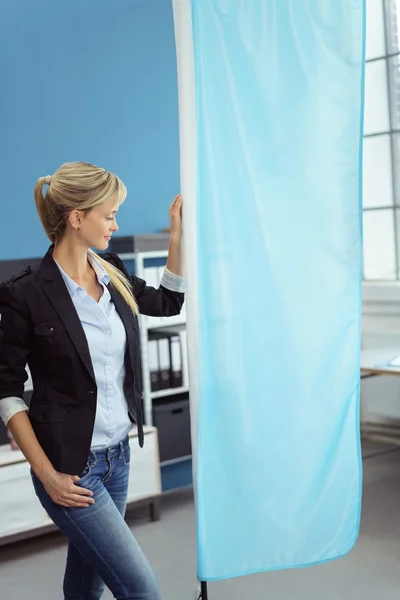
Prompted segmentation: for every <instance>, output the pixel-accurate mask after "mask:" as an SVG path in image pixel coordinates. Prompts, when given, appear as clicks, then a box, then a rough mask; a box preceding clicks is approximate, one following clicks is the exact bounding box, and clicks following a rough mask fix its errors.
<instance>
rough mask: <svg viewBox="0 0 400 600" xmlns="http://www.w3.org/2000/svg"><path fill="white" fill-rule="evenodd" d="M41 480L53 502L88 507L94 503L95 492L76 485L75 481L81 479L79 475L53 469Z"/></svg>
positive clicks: (67, 505)
mask: <svg viewBox="0 0 400 600" xmlns="http://www.w3.org/2000/svg"><path fill="white" fill-rule="evenodd" d="M40 480H41V482H42V483H43V486H44V488H45V490H46V492H47V493H48V495H49V496H50V498H51V499H52V500H53V502H55V503H56V504H59V505H60V506H64V507H66V508H70V507H74V508H87V507H88V506H90V505H91V504H94V499H93V498H92V497H91V496H93V492H92V491H91V490H87V489H85V488H82V487H80V486H78V485H75V482H76V481H79V477H78V476H77V475H67V474H65V473H58V471H55V470H52V471H50V472H47V473H46V474H45V475H42V477H41V478H40Z"/></svg>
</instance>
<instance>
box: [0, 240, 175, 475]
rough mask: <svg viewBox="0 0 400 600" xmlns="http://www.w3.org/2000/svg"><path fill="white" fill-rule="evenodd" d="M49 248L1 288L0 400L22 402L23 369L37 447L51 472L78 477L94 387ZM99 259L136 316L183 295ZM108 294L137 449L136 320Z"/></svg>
mask: <svg viewBox="0 0 400 600" xmlns="http://www.w3.org/2000/svg"><path fill="white" fill-rule="evenodd" d="M52 250H53V246H50V248H49V250H48V252H47V254H46V255H45V257H44V258H43V260H42V262H41V264H40V266H39V268H37V269H31V268H30V267H26V268H25V269H24V270H23V271H22V273H20V274H19V275H17V276H14V277H13V278H12V279H11V280H10V281H8V282H6V283H3V284H2V285H1V286H0V315H1V321H0V333H1V335H0V402H1V400H2V398H7V397H9V396H16V397H18V398H22V397H23V392H24V383H25V381H26V380H27V375H26V371H25V366H26V364H28V365H29V368H30V370H31V374H32V380H33V388H34V391H33V394H32V398H31V403H30V409H29V417H30V421H31V423H32V427H33V429H34V431H35V434H36V436H37V438H38V440H39V443H40V445H41V446H42V448H43V450H44V451H45V453H46V454H47V456H48V458H49V459H50V461H51V463H52V464H53V466H54V468H55V469H56V470H57V471H59V472H62V473H68V474H71V475H79V474H80V473H81V472H82V471H83V470H84V468H85V465H86V462H87V458H88V456H89V452H90V443H91V439H92V434H93V426H94V420H95V413H96V402H97V386H96V381H95V376H94V372H93V367H92V362H91V358H90V353H89V347H88V344H87V340H86V336H85V333H84V330H83V327H82V325H81V322H80V320H79V317H78V314H77V312H76V310H75V307H74V304H73V302H72V299H71V296H70V294H69V292H68V289H67V287H66V285H65V283H64V280H63V278H62V275H61V273H60V271H59V269H58V267H57V265H56V263H55V262H54V260H53V257H52ZM102 257H103V258H105V259H106V260H107V261H109V262H110V263H111V264H112V265H114V266H115V267H117V268H118V269H119V270H120V271H122V273H123V274H124V275H125V276H126V277H127V278H128V279H129V281H130V282H131V283H132V290H133V294H134V296H135V298H136V301H137V303H138V306H139V310H140V312H141V313H142V314H145V315H150V316H166V317H168V316H172V315H177V314H179V313H180V310H181V307H182V304H183V301H184V294H182V293H178V292H171V291H170V290H168V289H166V288H164V287H163V286H160V288H159V289H157V290H156V289H155V288H152V287H149V286H147V285H146V283H145V282H144V281H143V280H142V279H139V278H138V277H135V276H132V275H130V274H129V273H128V272H127V270H126V268H125V266H124V264H123V262H122V260H121V259H120V258H119V257H118V255H116V254H102ZM108 289H109V291H110V294H111V298H112V301H113V302H114V304H115V308H116V310H117V312H118V314H119V316H120V317H121V320H122V322H123V324H124V326H125V330H126V337H127V344H126V354H125V373H126V375H125V382H124V391H125V398H126V401H127V405H128V414H129V417H130V419H131V421H132V422H136V423H137V426H138V438H139V444H140V446H143V419H142V391H141V381H140V348H139V331H138V319H137V317H136V316H135V315H133V313H132V311H131V309H130V307H129V306H128V305H127V304H126V302H125V301H124V300H123V298H122V296H120V294H118V292H117V291H116V290H115V289H114V288H113V286H112V285H111V284H109V285H108Z"/></svg>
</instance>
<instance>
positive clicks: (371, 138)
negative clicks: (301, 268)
mask: <svg viewBox="0 0 400 600" xmlns="http://www.w3.org/2000/svg"><path fill="white" fill-rule="evenodd" d="M398 27H400V0H367V40H366V73H365V118H364V165H363V171H364V174H363V188H364V193H363V219H364V280H365V281H395V280H398V279H400V272H399V268H400V162H399V161H400V32H399V31H398Z"/></svg>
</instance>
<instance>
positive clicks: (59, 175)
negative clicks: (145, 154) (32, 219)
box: [35, 162, 139, 314]
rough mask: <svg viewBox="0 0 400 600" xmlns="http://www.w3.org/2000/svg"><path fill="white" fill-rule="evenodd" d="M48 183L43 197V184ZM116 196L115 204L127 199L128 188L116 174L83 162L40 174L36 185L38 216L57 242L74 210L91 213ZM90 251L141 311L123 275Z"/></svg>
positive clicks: (49, 236) (125, 298)
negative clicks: (46, 173) (50, 173)
mask: <svg viewBox="0 0 400 600" xmlns="http://www.w3.org/2000/svg"><path fill="white" fill-rule="evenodd" d="M45 184H46V185H48V186H49V187H48V189H47V191H46V194H45V195H44V196H43V186H44V185H45ZM114 197H116V204H117V203H118V204H122V203H123V202H124V200H125V198H126V187H125V185H124V184H123V182H122V181H121V180H120V179H119V178H118V177H117V176H116V175H114V173H110V172H109V171H106V170H105V169H100V168H99V167H96V166H95V165H90V164H88V163H83V162H71V163H66V164H64V165H62V166H61V167H60V168H59V169H58V170H57V171H56V172H55V173H54V175H52V176H49V175H48V176H47V177H40V179H38V180H37V182H36V185H35V203H36V209H37V212H38V214H39V218H40V220H41V222H42V225H43V228H44V230H45V232H46V234H47V237H48V238H49V240H50V241H51V242H52V243H53V244H56V243H57V242H58V241H59V240H61V238H62V237H63V235H64V233H65V230H66V227H67V222H68V216H69V214H70V212H71V210H81V211H83V212H90V211H91V210H92V209H93V208H95V207H96V206H99V205H100V204H103V202H107V201H108V200H110V199H111V198H114ZM89 252H90V253H91V254H92V255H93V256H94V257H95V258H96V260H97V261H98V262H99V263H100V264H101V265H102V266H103V267H104V269H105V271H106V272H107V274H108V275H109V277H110V281H111V283H112V285H113V286H114V287H115V289H116V290H117V292H119V294H120V295H121V296H122V297H123V299H124V300H125V302H126V303H127V304H128V305H129V306H130V307H131V309H132V312H133V313H134V314H138V312H139V310H138V305H137V303H136V300H135V298H134V296H133V293H132V286H131V285H130V283H129V281H128V280H127V278H126V277H125V276H124V274H123V273H122V272H121V271H120V270H119V269H117V268H116V267H114V266H113V265H111V264H110V263H109V262H108V261H106V260H104V259H103V258H101V257H100V256H99V255H98V254H97V253H96V252H94V251H93V250H91V249H90V250H89Z"/></svg>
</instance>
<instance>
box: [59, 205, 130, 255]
mask: <svg viewBox="0 0 400 600" xmlns="http://www.w3.org/2000/svg"><path fill="white" fill-rule="evenodd" d="M118 208H119V205H118V203H116V201H115V199H114V198H111V199H110V200H107V202H104V203H103V204H100V205H99V206H96V207H95V208H93V209H92V210H90V211H89V212H87V213H81V212H79V211H74V212H76V213H77V214H76V215H75V216H74V217H72V218H73V219H77V222H78V223H79V229H77V233H78V235H79V237H80V238H81V239H82V241H84V242H85V243H86V244H87V245H88V247H92V248H95V249H96V250H106V249H107V247H108V243H109V241H110V239H111V236H112V234H113V233H114V232H116V231H118V229H119V227H118V225H117V221H116V214H117V211H118ZM79 215H80V217H79ZM71 224H73V223H71ZM74 228H76V227H74Z"/></svg>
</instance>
